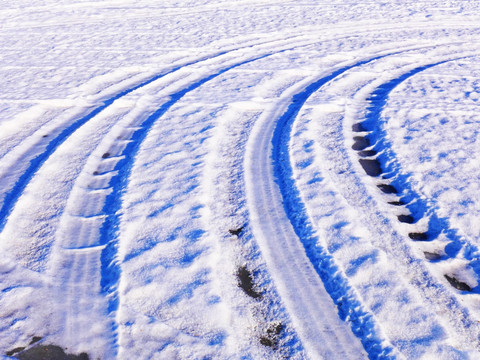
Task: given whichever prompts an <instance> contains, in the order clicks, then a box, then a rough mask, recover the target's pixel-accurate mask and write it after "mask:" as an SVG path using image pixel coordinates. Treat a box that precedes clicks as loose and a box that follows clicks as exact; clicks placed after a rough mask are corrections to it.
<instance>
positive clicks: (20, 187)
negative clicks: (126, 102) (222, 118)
mask: <svg viewBox="0 0 480 360" xmlns="http://www.w3.org/2000/svg"><path fill="white" fill-rule="evenodd" d="M274 41H275V40H274ZM274 41H267V42H260V43H257V44H255V43H254V44H248V45H245V46H244V47H239V48H234V49H233V50H224V51H220V52H217V53H215V54H214V55H207V56H204V57H201V58H199V59H195V60H192V61H189V62H184V63H181V64H180V65H177V66H174V67H173V68H172V69H170V70H167V71H164V72H162V73H160V74H157V75H154V76H153V77H151V78H149V79H147V80H145V81H143V82H141V83H139V84H137V85H135V86H133V87H130V88H128V89H125V90H122V91H121V92H119V93H117V94H115V95H114V96H112V97H110V98H108V99H106V100H104V101H103V104H102V105H100V106H98V107H96V108H95V109H93V110H92V111H90V112H89V113H87V114H86V115H84V116H83V117H81V118H79V119H77V120H75V121H74V122H73V123H72V124H70V125H69V126H67V127H66V128H65V129H63V130H61V131H60V133H59V134H58V135H57V136H56V137H55V138H54V139H52V140H51V141H49V142H48V144H47V145H46V146H45V148H44V150H43V152H41V153H39V154H37V155H35V156H34V157H33V158H31V159H28V160H27V161H28V162H29V165H28V167H27V169H26V170H25V171H24V173H23V174H22V175H20V177H19V178H18V179H17V180H16V182H15V183H14V185H13V186H12V187H11V189H9V190H8V191H7V192H6V193H5V195H4V198H3V203H2V206H1V207H0V233H1V232H2V231H3V229H4V228H5V225H6V223H7V221H8V217H9V216H10V214H11V212H12V211H13V209H14V207H15V204H16V203H17V201H18V199H19V198H20V196H21V195H22V194H23V192H24V190H25V188H26V187H27V185H28V184H29V183H30V181H31V180H32V178H33V177H34V176H35V174H36V173H37V171H38V170H39V169H40V167H41V166H42V165H43V164H44V163H45V162H46V161H47V160H48V158H49V157H50V156H51V155H52V154H53V153H54V152H55V151H56V149H57V148H58V147H59V146H60V145H62V144H63V143H64V142H65V141H66V140H67V139H68V138H69V137H70V136H71V135H72V134H74V133H75V132H76V131H77V130H78V129H79V128H81V127H82V126H83V125H85V124H86V123H87V122H88V121H89V120H91V119H93V118H94V117H95V116H97V115H99V114H100V113H101V112H103V111H104V110H106V109H107V108H108V107H109V106H110V105H112V104H113V103H114V102H115V101H116V100H118V99H120V98H123V97H125V96H126V95H128V94H131V93H133V92H135V91H136V90H139V89H141V88H143V87H145V86H147V85H149V84H152V83H154V82H155V81H157V80H159V79H161V78H163V77H165V76H167V75H169V74H172V73H174V72H176V71H178V70H180V69H182V68H184V67H188V66H191V65H195V64H198V63H201V62H204V61H207V60H212V59H215V58H218V57H221V56H223V55H226V54H228V53H231V52H232V51H238V50H241V49H243V48H249V47H252V46H259V45H262V44H269V43H272V42H274ZM277 41H278V40H277Z"/></svg>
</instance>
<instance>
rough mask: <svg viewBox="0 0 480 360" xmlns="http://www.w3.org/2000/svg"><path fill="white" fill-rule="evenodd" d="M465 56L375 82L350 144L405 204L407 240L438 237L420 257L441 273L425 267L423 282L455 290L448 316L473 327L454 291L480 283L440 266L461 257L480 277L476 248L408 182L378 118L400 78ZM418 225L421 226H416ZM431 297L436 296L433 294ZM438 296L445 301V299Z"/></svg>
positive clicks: (397, 203) (398, 204)
mask: <svg viewBox="0 0 480 360" xmlns="http://www.w3.org/2000/svg"><path fill="white" fill-rule="evenodd" d="M463 58H466V57H457V58H453V59H449V60H444V61H440V62H435V63H431V64H428V65H422V66H419V67H416V68H413V69H411V70H410V71H408V72H405V73H404V74H402V75H400V76H398V77H396V78H394V79H392V80H390V81H388V82H385V83H383V84H381V85H380V86H377V87H376V88H375V89H374V90H373V91H372V92H371V93H370V95H369V96H368V97H367V99H366V101H367V102H368V103H369V104H370V106H368V107H367V111H366V113H365V116H364V118H363V119H361V120H360V121H358V122H357V123H355V124H354V125H353V127H352V131H353V135H354V141H355V143H354V145H353V149H354V150H355V151H357V154H358V156H359V162H360V164H361V166H362V167H363V169H364V171H365V172H366V174H367V175H369V176H371V177H374V178H375V179H378V184H377V187H378V189H379V190H380V191H381V192H382V193H385V194H390V195H389V196H387V197H386V202H388V204H389V205H390V206H391V207H395V208H397V209H398V208H404V209H406V210H407V213H404V214H402V215H398V216H397V219H398V222H399V223H403V224H404V225H403V226H405V227H407V228H408V227H411V229H410V230H408V232H407V234H408V235H407V237H408V238H409V239H410V241H413V242H416V243H417V244H419V243H423V242H432V241H437V243H436V245H435V247H436V248H437V251H431V250H429V251H424V252H423V253H424V256H425V258H424V259H423V260H422V261H423V262H425V261H426V262H429V263H430V264H431V266H432V267H433V268H438V271H439V272H440V273H442V272H443V277H444V279H441V278H440V279H439V278H438V276H436V275H434V274H432V273H431V271H428V270H427V271H426V272H425V273H424V275H423V276H424V277H425V280H426V283H427V284H428V286H429V287H441V286H442V285H440V284H442V283H443V284H445V285H446V284H449V285H450V286H451V287H453V288H455V289H456V290H458V293H457V294H456V295H452V296H450V298H448V299H446V301H447V302H448V303H449V304H450V307H452V308H454V309H457V310H458V309H462V311H461V312H460V314H461V315H460V316H459V315H458V313H457V314H456V315H455V316H453V317H450V321H453V319H455V321H454V322H455V323H456V327H457V328H458V327H465V328H474V326H475V322H474V320H473V319H471V318H470V316H469V310H468V309H467V308H465V307H464V305H462V299H461V298H457V295H466V294H468V293H475V294H478V293H479V291H480V290H479V289H480V287H479V286H478V285H477V286H474V285H472V284H467V283H466V282H463V281H462V279H459V278H457V275H456V274H454V273H452V272H450V271H444V270H442V269H441V266H442V263H444V262H448V261H450V260H452V259H457V260H460V262H459V264H460V265H458V266H457V268H458V269H459V270H463V269H466V268H468V267H470V268H471V269H473V271H474V272H475V274H476V276H477V279H478V278H480V272H479V269H478V264H479V262H480V258H479V256H478V248H477V247H476V246H475V245H473V244H472V242H471V241H469V240H468V239H466V238H464V237H462V236H460V235H458V233H457V230H455V229H454V228H451V227H450V225H449V221H448V219H446V218H440V217H439V216H438V215H437V214H436V211H435V208H434V207H433V206H432V205H431V202H430V201H429V200H428V199H425V198H424V197H422V196H421V194H419V193H417V192H416V191H415V190H414V189H413V188H412V187H411V185H410V177H411V175H407V174H404V173H403V171H402V168H401V164H399V163H398V161H397V160H396V155H395V152H394V151H393V149H392V145H391V143H390V141H389V140H388V139H387V136H386V135H387V133H386V130H385V128H384V124H385V122H386V120H385V119H383V118H382V110H383V108H384V107H385V105H386V103H387V101H388V98H389V96H390V94H391V93H392V91H394V90H395V89H396V88H397V87H398V86H399V85H400V84H402V83H403V82H405V81H407V80H408V79H410V78H411V77H413V76H415V75H417V74H419V73H421V72H423V71H426V70H428V69H431V68H433V67H435V66H439V65H441V64H444V63H447V62H451V61H455V60H459V59H463ZM392 196H393V199H392ZM392 200H393V201H392ZM419 228H423V229H424V230H418V229H419ZM439 238H441V239H440V240H439ZM464 259H465V260H467V264H465V263H464ZM427 274H428V275H427ZM429 300H430V301H433V302H438V301H439V300H438V299H436V298H432V297H430V299H429ZM442 300H443V301H445V299H442ZM442 300H440V301H442Z"/></svg>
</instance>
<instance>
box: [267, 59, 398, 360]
mask: <svg viewBox="0 0 480 360" xmlns="http://www.w3.org/2000/svg"><path fill="white" fill-rule="evenodd" d="M391 55H393V54H386V55H381V56H376V57H372V58H369V59H367V60H363V61H359V62H357V63H354V64H352V65H348V66H345V67H342V68H340V69H338V70H336V71H334V72H332V73H331V74H330V75H327V76H325V77H323V78H321V79H319V80H317V81H315V82H313V83H312V84H310V85H309V86H307V87H306V88H305V89H304V90H303V91H301V92H299V93H297V94H295V95H294V96H293V97H292V103H291V104H290V105H289V107H288V109H287V110H286V112H285V113H284V114H283V115H282V116H281V117H280V118H279V119H278V121H277V125H276V127H275V129H274V133H273V138H272V159H273V171H274V174H275V178H276V182H277V184H278V186H279V189H280V193H281V196H282V199H283V208H284V211H285V214H286V216H287V217H288V219H289V221H290V222H291V224H292V227H293V229H294V231H295V233H296V235H297V236H298V238H299V240H300V241H301V243H302V244H303V245H304V247H305V251H306V254H307V256H308V258H309V260H310V262H311V263H312V265H313V267H314V269H315V271H316V273H317V274H318V276H319V277H320V278H321V280H322V282H323V284H324V286H325V289H326V290H327V292H328V293H329V295H330V297H331V298H332V300H333V301H334V303H335V305H336V306H337V307H338V310H339V315H340V318H341V319H342V320H343V321H346V319H347V318H348V321H349V322H351V324H352V325H351V326H352V331H353V333H354V334H355V335H356V336H357V337H358V338H359V339H360V340H361V342H362V344H363V346H364V348H365V350H366V352H367V353H368V355H369V357H370V358H372V359H377V358H390V357H391V354H393V352H394V350H393V348H392V347H390V346H385V345H384V344H385V340H384V339H382V337H381V335H379V333H378V330H377V329H376V325H375V320H374V318H373V316H372V315H371V314H370V313H369V312H368V311H367V310H364V309H363V306H362V303H361V301H360V300H358V299H357V298H356V295H355V294H354V292H353V291H352V289H351V288H350V286H349V284H348V280H347V279H346V278H345V277H344V276H343V275H342V271H341V270H340V269H339V268H338V267H337V265H336V264H335V261H334V259H333V257H332V256H331V255H330V254H328V253H327V252H326V251H325V250H324V249H321V248H319V247H318V246H317V247H315V245H316V244H317V243H318V240H319V239H318V237H317V235H316V234H315V233H314V231H313V227H312V225H311V223H310V219H309V217H308V215H307V212H306V209H305V206H304V204H303V202H302V200H301V197H300V193H299V191H298V189H297V188H296V185H295V180H294V178H293V170H292V167H291V164H290V158H289V151H288V147H289V145H288V143H289V139H290V136H291V131H292V125H293V122H294V121H295V118H296V116H297V115H298V113H299V111H300V109H301V108H302V106H303V105H304V104H305V102H306V101H307V99H308V98H309V97H310V96H311V95H312V94H313V93H315V92H317V91H318V90H319V89H320V88H321V87H322V86H324V85H325V84H327V83H328V82H330V81H332V80H333V79H335V78H336V77H338V76H340V75H341V74H343V73H345V72H347V71H348V70H351V69H353V68H355V67H359V66H362V65H365V64H368V63H370V62H373V61H375V60H378V59H381V58H383V57H386V56H391Z"/></svg>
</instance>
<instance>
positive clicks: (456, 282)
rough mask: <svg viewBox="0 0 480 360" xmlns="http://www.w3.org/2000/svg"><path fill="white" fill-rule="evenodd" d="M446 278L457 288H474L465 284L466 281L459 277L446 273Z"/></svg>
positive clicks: (467, 289)
mask: <svg viewBox="0 0 480 360" xmlns="http://www.w3.org/2000/svg"><path fill="white" fill-rule="evenodd" d="M444 276H445V279H447V280H448V282H449V283H450V285H452V286H453V287H454V288H455V289H457V290H460V291H472V288H471V287H470V286H468V285H467V284H465V283H464V282H461V281H459V280H457V279H455V278H454V277H453V276H449V275H447V274H445V275H444Z"/></svg>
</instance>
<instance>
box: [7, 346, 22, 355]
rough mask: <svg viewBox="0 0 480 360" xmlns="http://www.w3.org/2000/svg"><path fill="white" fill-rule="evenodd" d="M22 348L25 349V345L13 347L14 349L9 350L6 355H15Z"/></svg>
mask: <svg viewBox="0 0 480 360" xmlns="http://www.w3.org/2000/svg"><path fill="white" fill-rule="evenodd" d="M22 350H25V347H24V346H20V347H17V348H15V349H13V350H10V351H7V353H6V355H7V356H12V355H15V354H16V353H19V352H20V351H22Z"/></svg>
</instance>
